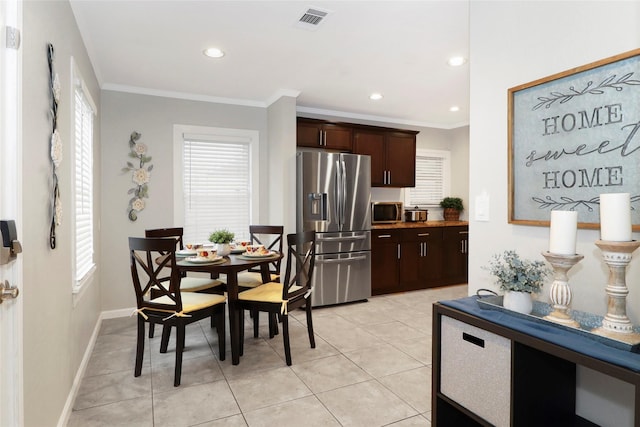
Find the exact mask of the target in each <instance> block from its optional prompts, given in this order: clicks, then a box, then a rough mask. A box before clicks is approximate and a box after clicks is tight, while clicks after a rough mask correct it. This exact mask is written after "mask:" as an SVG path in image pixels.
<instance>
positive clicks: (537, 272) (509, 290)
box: [486, 250, 550, 314]
mask: <svg viewBox="0 0 640 427" xmlns="http://www.w3.org/2000/svg"><path fill="white" fill-rule="evenodd" d="M486 269H487V270H489V272H490V273H491V274H492V275H493V276H495V278H496V284H497V285H499V286H500V289H501V290H503V291H505V293H504V299H503V303H502V305H503V306H504V308H507V309H509V310H513V311H517V312H519V313H524V314H529V313H531V310H532V309H533V301H532V298H531V294H532V293H534V294H537V293H539V292H540V291H541V290H542V286H543V285H544V279H545V277H546V276H547V275H548V274H549V273H550V270H549V269H548V268H547V266H546V265H545V263H544V262H542V261H530V260H523V259H520V256H519V255H518V254H517V253H516V251H513V250H511V251H504V252H503V253H502V254H497V255H494V256H493V258H492V260H491V261H490V262H489V266H488V267H486Z"/></svg>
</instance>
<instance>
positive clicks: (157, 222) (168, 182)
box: [100, 91, 269, 311]
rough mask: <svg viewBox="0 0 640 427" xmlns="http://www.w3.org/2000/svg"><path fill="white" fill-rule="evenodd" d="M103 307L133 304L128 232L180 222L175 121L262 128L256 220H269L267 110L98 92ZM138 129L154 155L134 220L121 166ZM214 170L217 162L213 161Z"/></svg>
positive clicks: (135, 233) (139, 232)
mask: <svg viewBox="0 0 640 427" xmlns="http://www.w3.org/2000/svg"><path fill="white" fill-rule="evenodd" d="M101 107H102V108H101V109H102V123H103V126H102V138H101V139H102V141H103V144H102V180H103V182H104V183H105V185H104V188H103V190H102V206H103V208H102V211H101V213H100V217H101V218H102V231H103V237H102V252H103V256H102V258H101V262H102V265H105V266H109V267H108V268H104V269H103V271H102V276H101V280H102V283H103V284H104V286H103V296H102V309H103V310H105V311H109V310H118V309H125V308H129V307H134V306H135V296H134V294H133V287H132V285H131V277H130V273H129V267H128V266H129V259H128V256H127V251H128V249H127V248H128V243H127V238H128V237H129V236H143V235H144V230H145V229H147V228H158V227H171V226H174V225H175V226H181V225H182V224H175V222H174V218H173V144H174V142H173V126H174V125H176V124H179V125H192V126H209V127H221V128H234V129H251V130H256V131H258V132H259V133H260V136H259V141H260V142H259V143H260V183H261V184H260V189H259V194H260V212H261V214H260V218H259V219H258V220H259V221H260V222H267V221H268V215H267V214H268V212H269V197H268V192H267V182H268V167H267V163H268V161H267V159H268V158H269V150H268V149H267V137H268V133H267V120H268V119H267V110H266V109H265V108H256V107H244V106H233V105H222V104H213V103H207V102H200V101H188V100H180V99H170V98H163V97H157V96H149V95H137V94H131V93H123V92H113V91H103V93H102V103H101ZM133 131H137V132H140V133H141V134H142V137H141V139H140V142H144V143H145V144H146V145H147V147H148V154H149V155H150V156H152V158H153V159H152V161H151V164H153V171H152V172H151V180H150V182H149V198H148V199H146V207H145V209H144V210H143V211H142V212H140V213H139V215H138V220H137V221H135V222H132V221H130V220H129V219H128V217H127V206H128V202H129V197H130V196H129V195H128V194H127V191H128V190H129V188H131V175H130V174H129V173H122V172H121V169H122V168H123V167H124V166H125V165H126V162H127V161H128V160H129V159H128V157H127V154H128V153H129V145H128V141H129V136H130V135H131V132H133ZM212 173H215V168H214V167H212Z"/></svg>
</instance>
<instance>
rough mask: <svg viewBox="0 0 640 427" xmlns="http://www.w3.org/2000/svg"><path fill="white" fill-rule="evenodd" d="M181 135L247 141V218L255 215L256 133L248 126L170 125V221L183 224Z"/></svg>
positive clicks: (257, 206)
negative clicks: (249, 210) (248, 156)
mask: <svg viewBox="0 0 640 427" xmlns="http://www.w3.org/2000/svg"><path fill="white" fill-rule="evenodd" d="M185 135H186V136H188V137H191V138H194V139H202V140H217V141H224V142H234V141H235V142H237V141H243V142H246V143H248V144H249V153H250V154H249V155H250V158H249V164H250V165H251V175H250V178H249V180H250V184H251V188H252V189H253V191H251V212H249V221H250V222H252V221H253V220H254V219H255V218H259V212H260V191H259V188H260V166H259V165H260V161H259V159H260V148H259V136H260V133H259V132H258V131H256V130H251V129H232V128H219V127H211V126H191V125H179V124H176V125H173V222H174V226H176V227H181V226H184V203H183V197H182V196H183V195H182V188H183V185H184V182H183V173H182V172H183V163H184V154H183V151H182V148H183V143H184V140H185Z"/></svg>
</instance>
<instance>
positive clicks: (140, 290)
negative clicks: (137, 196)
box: [129, 237, 226, 387]
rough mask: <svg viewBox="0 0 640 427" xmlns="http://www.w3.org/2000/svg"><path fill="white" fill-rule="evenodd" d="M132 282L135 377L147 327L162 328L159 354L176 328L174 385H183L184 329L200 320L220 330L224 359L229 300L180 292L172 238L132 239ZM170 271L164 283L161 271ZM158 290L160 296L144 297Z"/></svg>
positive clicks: (140, 367)
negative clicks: (150, 291)
mask: <svg viewBox="0 0 640 427" xmlns="http://www.w3.org/2000/svg"><path fill="white" fill-rule="evenodd" d="M129 252H130V263H131V278H132V281H133V287H134V290H135V294H136V305H137V315H138V335H137V344H136V363H135V370H134V376H136V377H139V376H140V374H141V373H142V362H143V358H144V341H145V324H147V323H149V324H150V325H155V324H159V325H162V327H163V329H162V341H161V344H160V352H161V353H166V352H167V347H168V345H169V338H170V336H171V328H173V327H175V328H176V360H175V373H174V380H173V385H174V386H175V387H177V386H179V385H180V378H181V374H182V353H183V351H184V339H185V326H186V325H188V324H190V323H194V322H197V321H199V320H201V319H206V318H207V317H210V318H211V326H212V327H214V326H215V328H216V329H217V333H218V351H219V358H220V360H224V358H225V305H226V298H225V296H224V295H219V294H205V293H198V292H181V291H180V282H181V279H182V277H181V275H180V271H179V269H178V267H177V265H176V243H175V239H173V238H143V237H129ZM165 269H169V270H170V271H171V273H170V276H169V280H168V281H167V280H164V279H163V278H162V277H160V276H161V271H163V270H165ZM145 280H146V283H144V284H143V281H145ZM152 287H153V288H155V289H156V291H157V293H158V294H157V296H156V297H154V298H150V299H146V298H145V295H147V293H148V292H149V290H150V289H151V288H152Z"/></svg>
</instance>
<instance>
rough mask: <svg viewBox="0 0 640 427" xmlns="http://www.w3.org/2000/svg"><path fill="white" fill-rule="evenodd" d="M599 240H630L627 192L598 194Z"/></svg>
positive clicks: (629, 207)
mask: <svg viewBox="0 0 640 427" xmlns="http://www.w3.org/2000/svg"><path fill="white" fill-rule="evenodd" d="M600 240H607V241H611V242H629V241H631V199H630V197H629V193H607V194H601V195H600Z"/></svg>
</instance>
